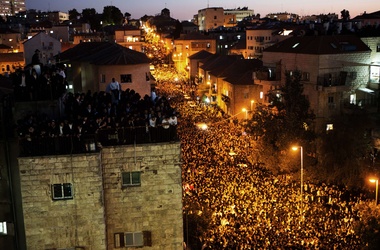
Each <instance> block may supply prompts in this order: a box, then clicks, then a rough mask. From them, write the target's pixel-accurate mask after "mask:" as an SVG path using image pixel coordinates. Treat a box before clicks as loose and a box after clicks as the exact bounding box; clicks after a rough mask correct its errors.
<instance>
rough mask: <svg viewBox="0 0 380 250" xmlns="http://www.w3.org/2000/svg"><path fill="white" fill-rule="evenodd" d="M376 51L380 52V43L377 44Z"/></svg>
mask: <svg viewBox="0 0 380 250" xmlns="http://www.w3.org/2000/svg"><path fill="white" fill-rule="evenodd" d="M376 52H380V43H379V44H378V45H377V46H376Z"/></svg>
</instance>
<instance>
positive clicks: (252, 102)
mask: <svg viewBox="0 0 380 250" xmlns="http://www.w3.org/2000/svg"><path fill="white" fill-rule="evenodd" d="M254 103H255V101H254V100H251V111H252V110H253V104H254Z"/></svg>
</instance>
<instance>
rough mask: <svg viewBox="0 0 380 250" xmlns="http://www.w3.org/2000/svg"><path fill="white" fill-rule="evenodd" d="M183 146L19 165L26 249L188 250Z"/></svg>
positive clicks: (149, 146)
mask: <svg viewBox="0 0 380 250" xmlns="http://www.w3.org/2000/svg"><path fill="white" fill-rule="evenodd" d="M180 155H181V153H180V144H179V143H160V144H139V145H138V146H133V145H130V146H116V147H106V148H103V149H102V150H101V152H99V153H89V154H84V155H65V156H64V155H61V156H52V157H51V156H50V157H32V158H28V157H26V158H19V169H20V178H21V194H22V203H23V213H24V223H25V235H26V245H27V248H28V249H46V250H47V249H86V250H97V249H99V250H100V249H101V250H111V249H126V248H127V247H128V248H132V249H136V248H139V249H152V250H154V249H157V250H159V249H160V250H161V249H165V250H166V249H167V250H180V249H183V246H182V244H183V221H182V185H181V182H182V180H181V166H180Z"/></svg>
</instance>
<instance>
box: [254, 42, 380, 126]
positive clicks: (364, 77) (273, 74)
mask: <svg viewBox="0 0 380 250" xmlns="http://www.w3.org/2000/svg"><path fill="white" fill-rule="evenodd" d="M370 58H371V50H370V48H369V47H368V46H367V45H366V44H365V43H363V41H362V40H361V39H360V38H359V37H356V36H354V35H331V36H328V35H325V36H303V37H292V38H289V39H286V40H284V41H282V42H280V43H277V44H275V45H273V46H271V47H269V48H267V49H265V50H264V51H263V64H264V66H266V67H267V72H266V76H265V77H262V76H259V75H260V74H259V73H258V74H256V79H255V83H257V84H260V85H263V91H264V93H267V92H268V91H272V92H273V91H277V89H278V86H279V85H280V84H284V83H285V72H286V71H288V72H292V71H295V70H299V71H301V73H302V79H301V81H302V84H303V87H304V94H305V95H306V96H307V98H308V100H309V101H310V108H311V110H313V111H314V113H315V115H316V118H317V124H316V128H317V129H324V128H326V126H327V125H328V124H329V123H330V122H331V119H332V117H334V116H336V115H340V114H342V113H343V112H346V111H348V110H350V109H353V108H360V109H363V108H365V109H367V110H370V109H371V108H373V107H376V99H377V97H376V92H377V88H376V89H375V88H373V89H371V87H370V85H369V72H370V67H369V65H370V64H371V62H370V61H371V60H370ZM278 94H280V93H278ZM265 101H268V100H265Z"/></svg>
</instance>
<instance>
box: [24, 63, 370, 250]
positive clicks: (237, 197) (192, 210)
mask: <svg viewBox="0 0 380 250" xmlns="http://www.w3.org/2000/svg"><path fill="white" fill-rule="evenodd" d="M163 71H164V70H163V69H161V70H160V72H159V73H158V74H157V75H156V77H157V83H158V85H157V91H155V90H153V92H152V95H151V96H144V97H143V98H141V96H140V95H139V94H138V93H135V92H134V91H133V90H129V89H128V90H126V91H121V92H120V93H118V94H117V96H118V97H115V95H112V93H109V92H108V91H106V92H99V93H93V94H92V93H91V92H88V93H81V94H72V93H67V94H66V95H65V96H64V98H63V102H64V106H65V114H64V117H63V118H53V119H55V120H53V119H52V118H51V117H47V116H46V115H42V114H30V115H29V116H28V117H26V118H25V119H22V120H20V121H19V123H18V125H19V126H18V128H19V133H20V135H21V136H22V137H23V138H24V139H26V141H27V142H28V141H33V140H34V138H37V137H38V138H41V137H42V138H45V137H48V138H65V137H68V138H77V140H80V138H81V137H83V136H84V135H86V134H87V135H91V134H98V137H99V134H100V133H99V131H101V130H104V129H112V130H113V131H117V130H118V129H119V128H123V129H124V128H127V129H131V128H133V131H136V130H135V128H141V131H142V133H143V134H144V136H145V137H144V138H146V139H147V140H148V141H149V142H155V141H161V140H162V137H163V136H164V133H165V131H172V130H167V129H168V128H170V129H174V130H173V131H174V132H175V133H172V132H173V131H172V132H170V133H169V138H170V139H174V138H175V136H176V135H178V136H179V139H180V141H181V149H182V162H183V164H182V184H183V204H184V206H183V211H184V218H185V220H186V221H185V223H186V225H190V226H188V227H187V228H186V229H185V230H186V231H187V232H186V234H185V235H187V236H185V239H184V240H185V242H186V247H187V249H191V248H192V247H193V248H194V249H200V248H202V249H213V250H215V249H239V250H240V249H360V248H361V247H362V246H363V242H362V239H361V238H360V237H359V236H358V235H357V234H355V230H354V226H355V223H356V222H357V221H360V220H361V212H360V210H359V209H358V206H359V205H360V204H361V203H363V202H366V197H364V196H363V195H361V193H353V192H352V191H349V190H346V189H345V188H344V187H338V186H330V185H326V184H323V183H318V184H315V183H310V182H307V181H306V182H305V184H304V187H303V190H304V192H303V197H302V198H301V197H300V184H299V181H297V180H294V179H293V178H292V177H291V176H290V175H289V176H288V175H281V176H275V175H273V174H272V173H271V172H269V171H268V170H266V169H265V168H264V167H263V166H261V165H260V164H258V163H257V162H255V159H254V158H253V157H252V152H253V151H254V150H255V146H257V145H256V142H255V140H254V138H252V137H251V136H249V134H247V133H245V132H244V129H243V126H241V124H240V122H239V121H238V120H236V119H234V117H230V116H228V115H227V114H225V113H224V112H223V111H222V110H220V109H219V108H218V107H217V106H209V105H200V104H198V105H189V104H188V100H187V99H186V98H185V94H186V93H188V94H189V95H188V96H192V95H191V94H190V93H195V90H194V89H193V86H190V85H186V84H184V82H185V80H184V79H181V80H179V78H177V76H176V73H175V71H173V70H172V69H170V68H168V69H167V71H165V72H166V73H164V72H163ZM193 100H194V101H195V100H196V99H195V98H194V96H193ZM195 103H196V102H195ZM177 117H178V121H177ZM200 122H202V123H205V124H207V129H200V127H199V126H197V124H199V123H200ZM177 124H178V125H177ZM156 128H160V129H161V130H160V131H157V130H155V129H156ZM131 131H132V130H128V131H127V133H126V134H131ZM106 137H107V139H108V140H109V139H111V140H114V142H116V143H126V141H125V140H129V141H128V142H133V139H126V138H133V137H128V136H127V137H123V138H121V137H120V133H118V134H117V136H116V137H114V136H112V135H110V134H107V136H106ZM165 137H166V136H165ZM70 143H72V140H70ZM74 144H76V145H79V144H77V143H74ZM26 148H27V151H26V154H31V153H33V152H29V151H28V149H29V150H33V149H35V148H36V147H34V146H33V145H32V144H30V145H29V147H28V146H26ZM50 148H54V146H53V147H50ZM82 150H83V149H82ZM85 150H86V149H85ZM195 246H198V248H196V247H195Z"/></svg>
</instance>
